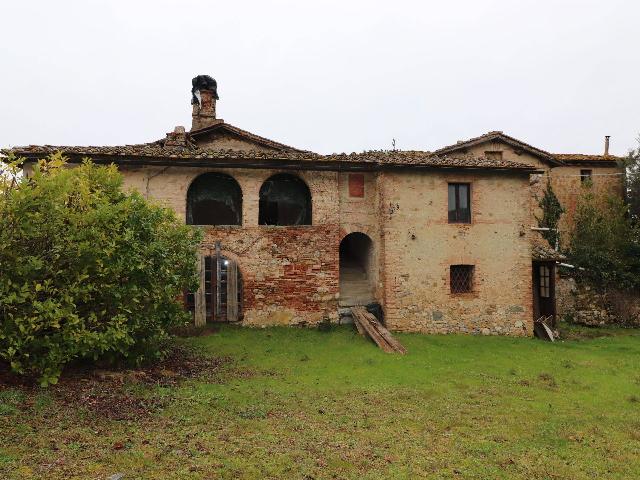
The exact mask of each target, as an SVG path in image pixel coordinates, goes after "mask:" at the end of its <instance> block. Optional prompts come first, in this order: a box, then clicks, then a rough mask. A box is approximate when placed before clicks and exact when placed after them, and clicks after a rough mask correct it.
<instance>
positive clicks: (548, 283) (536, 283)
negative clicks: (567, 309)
mask: <svg viewBox="0 0 640 480" xmlns="http://www.w3.org/2000/svg"><path fill="white" fill-rule="evenodd" d="M533 311H534V320H537V319H538V318H540V317H552V318H553V322H552V323H553V324H554V325H555V316H556V292H555V264H554V263H553V262H534V263H533Z"/></svg>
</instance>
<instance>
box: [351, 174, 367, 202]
mask: <svg viewBox="0 0 640 480" xmlns="http://www.w3.org/2000/svg"><path fill="white" fill-rule="evenodd" d="M349 196H350V197H357V198H363V197H364V175H363V174H362V173H350V174H349Z"/></svg>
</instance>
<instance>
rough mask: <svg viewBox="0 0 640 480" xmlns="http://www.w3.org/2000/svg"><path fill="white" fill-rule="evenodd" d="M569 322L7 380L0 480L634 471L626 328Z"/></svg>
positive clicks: (220, 351) (636, 406)
mask: <svg viewBox="0 0 640 480" xmlns="http://www.w3.org/2000/svg"><path fill="white" fill-rule="evenodd" d="M585 332H587V333H588V334H587V335H585V334H584V333H585ZM594 332H595V333H594ZM568 333H569V334H570V335H569V338H571V339H570V340H566V341H563V342H558V343H554V344H551V343H546V342H542V341H538V340H534V339H515V338H503V337H479V336H458V335H450V336H425V335H412V334H404V335H397V337H398V338H399V340H400V341H401V342H402V343H403V344H404V345H405V346H406V347H407V349H408V351H409V353H408V354H407V355H406V356H397V355H389V354H385V353H383V352H382V351H380V350H378V349H377V348H376V347H375V346H374V345H373V344H372V343H370V342H369V341H367V340H365V339H364V338H362V337H359V336H358V335H357V334H355V332H353V331H352V330H351V329H349V328H347V327H340V328H338V329H336V330H334V331H332V332H330V333H323V332H319V331H316V330H310V329H296V328H273V329H242V328H233V327H225V328H222V329H221V330H220V331H219V332H217V333H215V334H213V335H209V336H201V337H195V338H189V339H181V340H179V341H180V342H181V343H182V344H184V345H188V346H189V348H194V349H197V351H199V352H201V355H202V356H203V357H204V358H209V359H212V358H215V359H217V360H216V361H212V362H211V363H210V364H208V366H206V365H205V367H204V368H201V370H200V374H198V375H199V376H196V377H195V378H193V376H191V378H184V379H181V378H180V376H181V373H180V372H179V371H174V370H171V369H170V368H164V367H163V370H160V371H156V372H155V373H154V374H153V375H151V376H150V377H149V375H148V374H147V375H146V376H145V375H143V374H140V375H137V374H136V373H135V372H130V373H126V374H120V375H119V376H118V375H117V374H116V375H115V376H111V375H110V374H101V375H97V376H96V375H95V374H91V373H86V374H84V377H82V376H81V377H80V378H75V380H73V381H70V380H69V381H66V380H65V379H63V381H62V382H61V384H60V385H58V386H56V387H53V388H50V389H28V388H27V389H26V388H23V387H4V388H3V389H2V390H0V434H2V437H3V441H2V444H1V446H0V478H11V479H13V478H16V479H17V478H47V479H56V478H64V479H71V478H79V479H92V478H96V479H104V478H108V476H110V475H113V474H115V473H118V472H122V473H124V474H125V476H124V480H129V479H134V478H144V479H191V478H206V479H212V478H230V479H231V478H233V479H242V478H258V479H262V478H278V479H284V478H287V479H288V478H293V479H312V478H315V479H324V478H357V479H383V478H384V479H389V478H478V479H494V478H523V479H524V478H526V479H531V478H541V479H542V478H544V479H547V478H558V479H560V478H561V479H581V478H584V479H587V478H588V479H592V478H607V479H615V478H640V331H638V330H617V329H607V330H602V329H600V330H597V331H595V330H588V331H587V330H584V329H576V328H572V329H570V330H569V331H568ZM587 337H590V338H587ZM591 337H592V338H591ZM107 373H108V372H107ZM187 377H189V376H188V375H187ZM149 378H151V381H149ZM96 385H97V387H96ZM98 387H100V388H98ZM93 388H98V389H97V390H92V389H93ZM92 392H93V393H92ZM96 392H97V393H96Z"/></svg>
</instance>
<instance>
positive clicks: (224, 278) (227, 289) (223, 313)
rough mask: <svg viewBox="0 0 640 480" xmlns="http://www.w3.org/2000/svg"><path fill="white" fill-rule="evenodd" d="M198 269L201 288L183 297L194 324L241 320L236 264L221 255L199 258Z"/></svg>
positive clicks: (240, 282) (239, 289) (239, 275)
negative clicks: (194, 321) (193, 318)
mask: <svg viewBox="0 0 640 480" xmlns="http://www.w3.org/2000/svg"><path fill="white" fill-rule="evenodd" d="M198 270H199V273H200V289H199V290H198V292H195V293H192V292H190V293H187V294H186V298H185V303H186V307H187V309H188V310H189V311H190V312H192V313H193V315H194V317H195V319H196V324H198V323H210V322H236V321H238V320H241V319H242V275H241V274H240V269H239V268H238V264H237V263H236V262H235V261H234V260H232V259H230V258H227V257H224V256H222V255H210V256H202V257H201V259H200V265H199V268H198ZM200 303H202V305H199V304H200Z"/></svg>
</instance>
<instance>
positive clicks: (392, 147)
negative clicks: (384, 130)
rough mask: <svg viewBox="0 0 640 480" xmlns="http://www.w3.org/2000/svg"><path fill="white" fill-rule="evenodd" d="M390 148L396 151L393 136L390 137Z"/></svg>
mask: <svg viewBox="0 0 640 480" xmlns="http://www.w3.org/2000/svg"><path fill="white" fill-rule="evenodd" d="M391 150H393V151H394V152H395V151H396V139H395V138H392V139H391Z"/></svg>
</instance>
